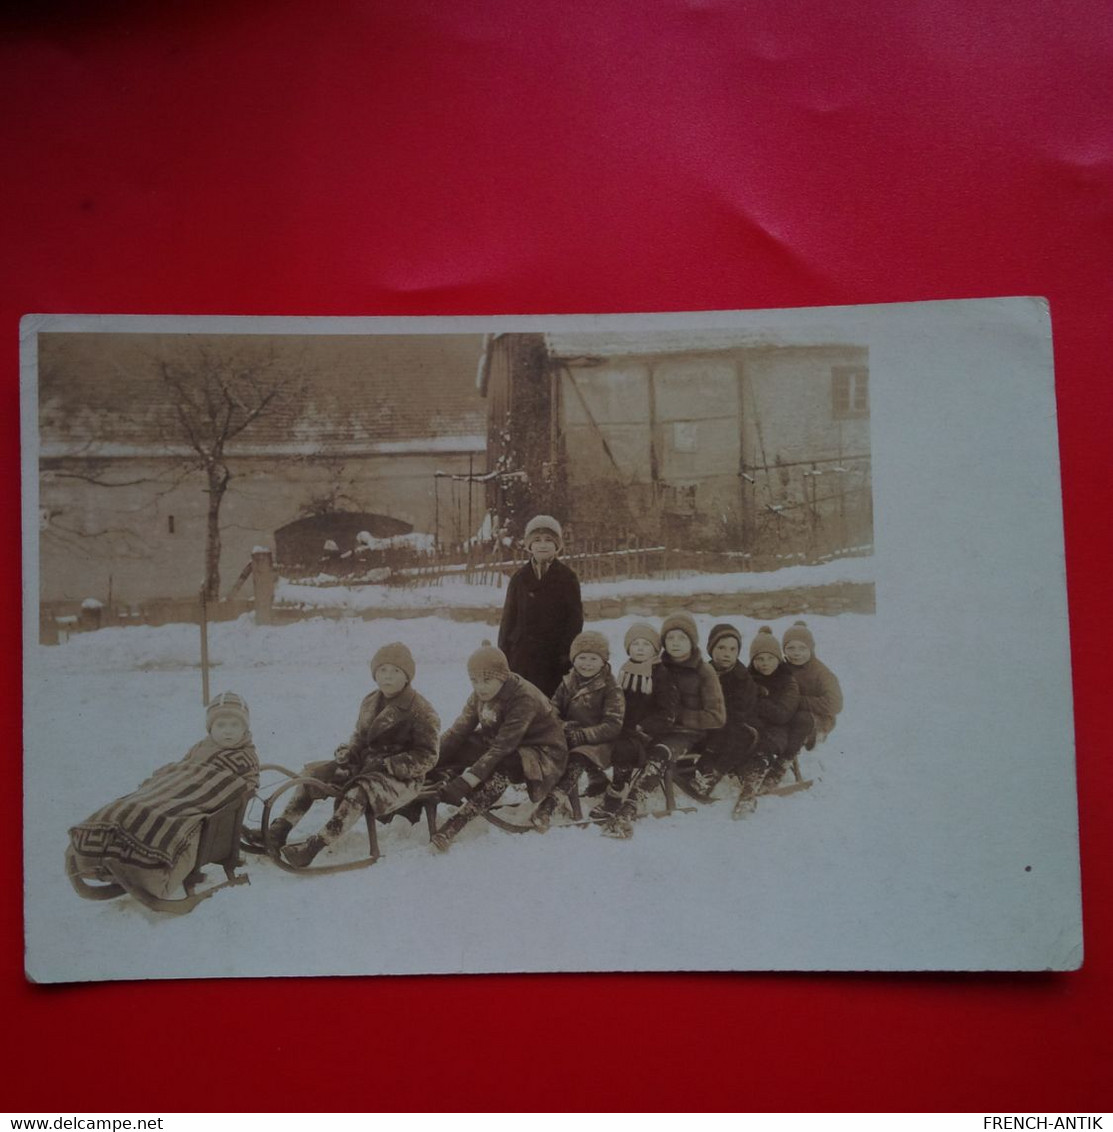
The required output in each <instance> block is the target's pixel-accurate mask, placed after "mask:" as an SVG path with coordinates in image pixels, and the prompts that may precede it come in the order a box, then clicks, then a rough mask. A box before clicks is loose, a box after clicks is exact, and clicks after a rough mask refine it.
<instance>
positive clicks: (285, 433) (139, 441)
mask: <svg viewBox="0 0 1113 1132" xmlns="http://www.w3.org/2000/svg"><path fill="white" fill-rule="evenodd" d="M482 346H483V338H482V336H481V335H462V334H455V335H452V334H446V335H306V336H297V335H289V336H285V335H276V336H269V335H199V334H115V333H113V334H96V333H89V334H85V333H80V334H73V333H54V334H42V335H40V336H39V406H40V410H39V420H40V431H41V439H42V442H43V452H44V454H50V453H51V452H55V453H57V452H60V451H70V452H79V451H81V452H85V453H87V454H88V455H111V454H117V455H122V454H130V453H133V452H136V451H142V450H148V451H151V450H158V451H179V450H183V449H182V446H183V442H184V440H185V437H184V436H183V433H182V428H181V426H180V424H179V423H178V422H177V421H176V419H175V411H174V403H173V399H172V396H171V393H170V390H169V388H168V386H167V384H166V382H165V380H164V378H163V367H164V366H167V365H169V366H171V367H173V369H174V372H176V373H178V374H182V373H185V374H187V375H188V374H190V373H193V372H198V373H199V372H200V371H201V370H203V369H204V367H206V366H210V367H212V366H223V367H225V368H226V369H228V370H229V371H232V370H234V371H235V372H237V373H240V374H245V373H246V374H253V373H257V374H258V375H259V376H258V382H259V387H260V388H268V387H270V386H272V385H279V386H280V387H281V393H280V394H279V396H278V397H276V398H275V400H274V401H273V402H272V404H271V405H270V407H269V408H268V409H267V411H266V412H265V413H264V414H262V415H260V416H259V417H258V419H256V420H255V421H253V422H252V423H251V425H249V427H248V428H247V429H245V430H244V432H243V433H242V434H241V435H240V436H239V437H237V438H236V439H235V440H233V441H232V443H231V444H230V446H229V448H228V451H229V454H231V455H235V454H236V453H237V452H239V453H241V454H244V453H249V452H259V453H263V452H268V451H273V452H286V453H295V454H296V453H302V452H305V453H315V454H322V455H328V454H330V453H337V454H340V453H345V454H346V453H350V452H351V451H353V450H356V451H358V450H361V449H363V448H366V450H367V451H380V452H384V451H385V452H390V451H401V452H407V451H414V450H415V448H424V447H426V446H430V445H431V448H432V450H438V451H446V450H449V449H452V450H455V448H457V447H459V446H460V445H461V444H463V445H464V448H465V449H472V448H474V447H475V445H476V438H483V437H484V436H485V433H486V411H485V403H484V401H483V399H482V397H481V396H480V395H479V393H478V391H477V390H476V388H475V372H476V365H477V363H478V360H479V357H480V354H481V351H482Z"/></svg>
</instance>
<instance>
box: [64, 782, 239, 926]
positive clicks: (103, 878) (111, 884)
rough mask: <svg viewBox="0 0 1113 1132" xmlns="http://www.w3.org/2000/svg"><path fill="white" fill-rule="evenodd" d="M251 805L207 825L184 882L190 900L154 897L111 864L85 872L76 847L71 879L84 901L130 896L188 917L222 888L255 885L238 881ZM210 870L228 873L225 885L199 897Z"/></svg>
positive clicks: (234, 805) (227, 810)
mask: <svg viewBox="0 0 1113 1132" xmlns="http://www.w3.org/2000/svg"><path fill="white" fill-rule="evenodd" d="M249 799H250V795H246V794H245V796H244V797H243V798H242V799H239V800H237V801H233V802H229V803H228V804H227V805H226V806H224V807H223V808H222V809H220V810H217V811H216V813H214V814H209V815H208V816H207V817H205V818H204V819H203V821H202V824H201V835H200V837H199V839H198V843H197V854H196V857H195V859H194V862H193V867H192V869H191V870H190V872H189V875H188V876H187V877H186V878H185V880H184V881H183V882H182V887H183V888H184V889H185V896H181V897H163V896H155V895H154V894H153V893H151V892H148V891H147V889H145V888H143V887H142V886H141V885H138V884H136V883H135V882H134V879H133V878H132V876H131V874H130V872H129V870H127V869H126V868H124V867H122V866H121V865H120V864H119V863H118V862H116V861H113V860H112V859H111V858H106V859H104V860H103V861H99V862H98V863H97V865H96V866H95V867H93V868H90V867H88V866H82V865H81V863H80V862H79V861H78V858H77V854H76V853H74V851H73V846H68V847H67V849H66V876H67V877H68V878H69V882H70V884H71V885H72V887H73V890H74V891H75V892H76V893H77V895H78V896H80V897H81V898H82V899H84V900H114V899H115V898H116V897H117V896H123V895H124V894H125V893H127V895H129V896H132V897H134V898H135V899H136V900H138V901H139V902H140V904H142V905H144V906H145V907H147V908H150V909H151V911H152V912H166V913H169V914H170V915H173V916H184V915H185V914H186V913H187V912H192V911H193V909H194V908H196V907H197V905H198V904H200V903H201V901H202V900H208V898H209V897H210V896H212V895H213V893H214V892H219V891H220V890H221V889H222V888H228V887H229V886H231V885H240V884H250V883H251V880H250V878H249V877H248V876H247V874H246V873H244V874H243V875H240V876H237V875H236V869H237V868H238V867H239V866H240V865H241V864H243V861H242V859H241V857H240V833H241V830H242V828H243V815H244V812H245V811H246V809H247V803H248V801H249ZM210 864H214V865H220V866H221V868H223V869H224V877H225V879H224V880H223V881H221V882H220V883H219V884H214V885H210V886H209V887H208V888H206V889H203V890H202V891H200V892H198V891H197V886H198V884H200V882H201V881H202V880H203V879H204V874H203V873H202V872H201V870H202V869H203V868H204V867H205V865H210Z"/></svg>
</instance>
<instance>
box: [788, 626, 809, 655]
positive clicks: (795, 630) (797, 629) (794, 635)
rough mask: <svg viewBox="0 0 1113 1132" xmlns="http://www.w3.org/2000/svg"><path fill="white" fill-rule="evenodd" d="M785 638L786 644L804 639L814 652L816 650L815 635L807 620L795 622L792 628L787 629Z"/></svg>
mask: <svg viewBox="0 0 1113 1132" xmlns="http://www.w3.org/2000/svg"><path fill="white" fill-rule="evenodd" d="M783 640H784V643H785V644H786V645H787V644H790V643H791V642H792V641H803V642H804V644H806V645H807V646H808V648H809V649H810V650H811V651H812V652H815V637H813V636H812V631H811V629H809V628H808V625H807V622H805V621H796V622H794V623H793V625H792V628H790V629H786V630H785V635H784V638H783Z"/></svg>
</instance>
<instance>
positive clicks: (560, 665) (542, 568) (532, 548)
mask: <svg viewBox="0 0 1113 1132" xmlns="http://www.w3.org/2000/svg"><path fill="white" fill-rule="evenodd" d="M563 537H564V536H563V531H562V530H561V526H560V523H558V522H557V520H556V519H554V518H553V517H552V516H551V515H535V516H534V517H533V518H532V519H530V521H529V522H528V523H527V524H526V531H525V535H524V536H523V538H522V542H523V544H524V545H525V548H526V551H527V552H528V554H529V556H530V557H529V561H528V562H527V563H526V564H525V565H524V566H523V567H522V568H521V569H520V570H518V571H517V572H516V573H515V574H514V575H513V577H511V579H510V584H509V585H508V586H507V587H506V601H505V603H504V604H503V607H502V622H501V624H500V625H499V642H498V643H499V648H500V649H501V650H502V651H503V652H504V653H505V654H506V659H507V661H508V663H509V665H510V671H511V672H516V673H517V674H518V675H519V676H523V677H525V679H527V680H528V681H529V682H530V683H531V684H533V685H534V686H535V687H537V688H540V689H541V691H542V692H544V693H545V695H546V696H552V695H553V693H554V692H555V691H556V690H557V685H559V684H560V681H561V677H562V676H563V675H564V674H565V673H566V672H567V671H568V669H569V667H570V665H571V658H570V655H569V653H570V650H571V647H572V642H573V640H575V638H576V636H577V635H578V634H579V633H580V632H581V631H582V630H583V627H584V607H583V603H582V601H581V600H580V579H579V578H577V577H576V573H575V571H574V570H572V569H571V567H569V566H566V565H565V564H564V563H563V562H561V561H560V558H559V555H560V552H561V550H562V549H563Z"/></svg>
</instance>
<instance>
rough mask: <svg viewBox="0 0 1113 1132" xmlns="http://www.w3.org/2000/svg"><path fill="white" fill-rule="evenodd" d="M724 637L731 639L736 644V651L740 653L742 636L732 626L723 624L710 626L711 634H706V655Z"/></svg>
mask: <svg viewBox="0 0 1113 1132" xmlns="http://www.w3.org/2000/svg"><path fill="white" fill-rule="evenodd" d="M724 637H733V638H734V639H735V640H736V641H737V642H738V651H739V652H741V651H742V634H741V633H740V632H739V631H738V630H737V629H736V628H735V627H734V626H733V625H727V624H725V623H724V624H722V625H712V626H711V632H710V633H708V634H707V652H708V655H710V654H711V651H712V650H713V649H714V648H715V646H716V645H717V644H718V643H719V642H720V641H721V640H722V639H723V638H724Z"/></svg>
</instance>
